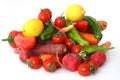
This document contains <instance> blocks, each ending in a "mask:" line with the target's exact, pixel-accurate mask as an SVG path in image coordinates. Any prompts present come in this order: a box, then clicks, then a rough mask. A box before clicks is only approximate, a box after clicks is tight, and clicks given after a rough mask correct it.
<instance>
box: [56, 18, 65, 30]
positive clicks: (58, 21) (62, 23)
mask: <svg viewBox="0 0 120 80" xmlns="http://www.w3.org/2000/svg"><path fill="white" fill-rule="evenodd" d="M54 24H55V26H57V27H59V28H63V27H65V25H66V21H65V18H63V17H57V18H56V19H55V21H54Z"/></svg>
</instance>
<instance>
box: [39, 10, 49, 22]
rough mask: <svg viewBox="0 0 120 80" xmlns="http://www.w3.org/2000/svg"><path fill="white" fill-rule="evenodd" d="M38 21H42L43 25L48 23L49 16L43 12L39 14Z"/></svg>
mask: <svg viewBox="0 0 120 80" xmlns="http://www.w3.org/2000/svg"><path fill="white" fill-rule="evenodd" d="M38 19H40V20H41V21H42V22H43V23H46V22H47V21H48V20H49V16H48V14H47V13H46V12H44V11H42V12H40V13H39V15H38Z"/></svg>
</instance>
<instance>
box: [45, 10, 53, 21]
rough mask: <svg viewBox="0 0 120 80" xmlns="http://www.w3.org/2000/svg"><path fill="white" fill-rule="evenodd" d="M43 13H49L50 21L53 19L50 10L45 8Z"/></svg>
mask: <svg viewBox="0 0 120 80" xmlns="http://www.w3.org/2000/svg"><path fill="white" fill-rule="evenodd" d="M43 11H44V12H45V13H47V14H48V16H49V19H51V17H52V11H51V10H50V9H48V8H45V9H44V10H43Z"/></svg>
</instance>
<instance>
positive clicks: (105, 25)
mask: <svg viewBox="0 0 120 80" xmlns="http://www.w3.org/2000/svg"><path fill="white" fill-rule="evenodd" d="M98 23H99V24H100V28H101V30H102V31H103V30H105V29H106V28H107V22H106V21H104V20H99V21H98Z"/></svg>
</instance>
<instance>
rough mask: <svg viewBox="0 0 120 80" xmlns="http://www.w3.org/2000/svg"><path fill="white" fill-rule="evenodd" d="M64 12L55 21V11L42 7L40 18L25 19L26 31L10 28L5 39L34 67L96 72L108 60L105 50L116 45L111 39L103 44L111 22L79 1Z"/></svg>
mask: <svg viewBox="0 0 120 80" xmlns="http://www.w3.org/2000/svg"><path fill="white" fill-rule="evenodd" d="M73 10H74V13H73ZM72 13H73V14H72ZM63 15H64V14H62V15H61V16H57V17H56V18H55V20H54V21H53V20H52V11H51V10H50V9H49V8H44V9H41V11H40V12H39V14H38V18H35V19H30V20H28V21H27V22H25V23H24V25H23V26H22V31H17V30H13V31H10V33H9V35H8V38H6V39H2V41H8V43H9V44H10V46H11V47H12V48H13V49H14V52H15V53H17V54H18V55H19V58H20V61H21V62H23V63H24V64H26V65H28V66H29V67H30V68H31V69H39V68H41V67H43V68H44V69H45V71H47V72H54V71H56V70H57V69H59V68H66V69H67V70H69V71H72V72H75V71H77V72H78V73H79V74H80V75H82V76H88V75H90V74H93V73H95V72H96V71H97V70H98V69H99V68H100V67H101V66H102V65H103V64H104V62H105V61H106V58H107V57H106V54H105V53H107V51H108V50H110V49H112V48H113V47H111V42H110V41H106V42H105V43H103V44H102V45H100V44H99V42H100V41H101V40H102V37H103V34H102V31H103V30H105V29H106V27H107V22H106V21H104V20H96V19H95V18H94V17H92V16H88V15H85V11H84V9H83V8H82V6H80V5H78V4H74V5H70V6H68V8H67V9H66V13H65V15H64V16H63Z"/></svg>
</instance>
